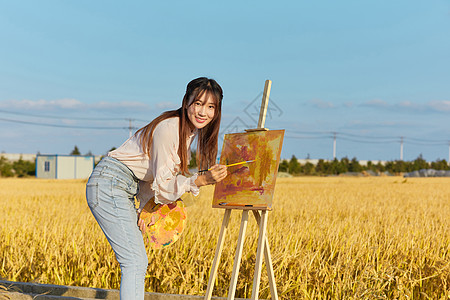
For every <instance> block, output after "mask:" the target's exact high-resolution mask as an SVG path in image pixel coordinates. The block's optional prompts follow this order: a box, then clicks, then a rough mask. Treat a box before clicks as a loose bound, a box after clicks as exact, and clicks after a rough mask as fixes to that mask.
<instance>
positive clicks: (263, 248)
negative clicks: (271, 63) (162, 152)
mask: <svg viewBox="0 0 450 300" xmlns="http://www.w3.org/2000/svg"><path fill="white" fill-rule="evenodd" d="M271 85H272V82H271V81H270V80H266V83H265V86H264V93H263V98H262V102H261V109H260V111H259V121H258V127H257V128H256V129H249V130H246V131H260V130H268V129H266V128H264V123H265V121H266V113H267V106H268V103H269V95H270V88H271ZM232 209H240V210H242V219H241V227H240V229H239V237H238V241H237V247H236V254H235V257H234V264H233V272H232V274H231V282H230V288H229V289H228V298H227V299H228V300H231V299H234V295H235V293H236V284H237V279H238V275H239V267H240V264H241V258H242V248H243V246H244V237H245V230H246V229H247V221H248V211H249V210H252V212H253V215H254V216H255V219H256V222H257V223H258V225H259V236H258V248H257V250H256V264H255V273H254V278H253V289H252V298H251V299H252V300H257V299H258V294H259V284H260V282H261V268H262V259H263V258H262V257H263V254H264V260H265V262H266V270H267V275H268V277H269V288H270V294H271V295H272V299H274V300H278V293H277V288H276V284H275V277H274V274H273V266H272V258H271V256H270V249H269V242H268V240H267V236H266V230H267V210H265V209H260V208H259V209H252V208H251V207H233V208H227V209H226V210H225V213H224V216H223V221H222V227H221V229H220V234H219V240H218V241H217V246H216V252H215V255H214V261H213V264H212V267H211V273H210V275H209V281H208V288H207V290H206V295H205V300H211V297H212V292H213V288H214V281H215V279H216V275H217V269H218V267H219V261H220V256H221V255H222V249H223V243H224V241H225V235H226V233H227V229H228V223H229V221H230V216H231V210H232Z"/></svg>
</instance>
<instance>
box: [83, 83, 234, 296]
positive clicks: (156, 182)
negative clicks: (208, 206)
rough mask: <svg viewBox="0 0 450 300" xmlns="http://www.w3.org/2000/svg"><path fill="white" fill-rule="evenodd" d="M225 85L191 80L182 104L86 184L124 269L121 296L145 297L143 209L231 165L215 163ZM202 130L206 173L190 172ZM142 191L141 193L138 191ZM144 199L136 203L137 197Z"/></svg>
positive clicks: (219, 175)
mask: <svg viewBox="0 0 450 300" xmlns="http://www.w3.org/2000/svg"><path fill="white" fill-rule="evenodd" d="M222 98H223V95H222V88H221V87H220V85H219V84H218V83H217V82H216V81H215V80H213V79H208V78H205V77H200V78H197V79H194V80H192V81H191V82H189V84H188V85H187V88H186V94H185V95H184V98H183V103H182V106H181V108H179V109H177V110H173V111H167V112H164V113H163V114H161V115H160V116H159V117H157V118H156V119H154V120H153V121H152V122H151V123H150V124H148V125H147V126H145V127H143V128H141V129H139V130H138V131H137V132H136V134H135V135H134V136H132V137H130V138H129V139H128V140H127V141H126V142H125V143H123V144H122V145H121V146H120V147H119V148H117V149H116V150H114V151H111V152H109V153H108V156H107V157H105V158H104V159H103V160H102V161H101V162H100V163H99V164H98V165H97V166H96V167H95V169H94V171H93V172H92V174H91V177H90V178H89V181H88V183H87V185H86V198H87V202H88V205H89V207H90V209H91V211H92V214H93V215H94V217H95V219H96V220H97V222H98V224H99V225H100V227H101V229H102V230H103V232H104V234H105V235H106V238H107V239H108V242H109V243H110V245H111V247H112V249H113V250H114V252H115V254H116V258H117V261H118V262H119V264H120V268H121V271H122V277H121V283H120V298H121V299H144V278H145V274H146V270H147V265H148V261H147V253H146V250H145V246H144V241H143V237H142V233H141V230H145V224H144V222H143V220H142V219H139V212H140V210H141V209H142V208H143V207H144V205H145V204H146V203H147V202H148V200H149V199H151V198H153V197H154V201H155V202H156V203H161V204H166V203H170V202H173V201H176V200H177V199H179V198H180V196H181V195H182V194H184V193H185V192H191V193H192V194H193V195H197V194H198V192H199V187H200V186H203V185H207V184H214V183H216V182H219V181H221V180H222V179H224V178H225V177H226V175H227V170H226V166H223V165H217V164H215V163H214V162H215V160H216V155H217V142H218V135H219V126H220V118H221V105H222ZM195 135H197V137H198V139H197V155H198V157H197V158H198V161H199V168H200V169H208V167H209V168H210V171H207V172H205V173H203V174H201V175H198V174H194V175H193V176H191V177H188V175H189V172H188V164H189V153H190V145H191V142H192V140H193V138H194V136H195ZM138 191H139V194H138ZM135 195H137V198H138V199H139V200H140V205H139V209H138V210H137V211H136V209H135V206H134V196H135Z"/></svg>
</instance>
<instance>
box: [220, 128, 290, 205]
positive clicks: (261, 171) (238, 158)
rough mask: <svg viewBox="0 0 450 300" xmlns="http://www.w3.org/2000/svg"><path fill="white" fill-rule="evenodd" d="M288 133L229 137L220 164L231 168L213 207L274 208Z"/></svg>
mask: <svg viewBox="0 0 450 300" xmlns="http://www.w3.org/2000/svg"><path fill="white" fill-rule="evenodd" d="M283 137H284V130H269V131H252V132H245V133H233V134H226V135H225V138H224V141H223V147H222V153H221V155H220V164H222V165H229V164H233V163H237V162H242V161H252V160H253V162H250V163H246V164H243V165H237V166H232V167H228V173H229V174H228V176H227V177H226V178H225V179H224V180H222V181H221V182H218V183H217V184H216V186H215V190H214V198H213V207H220V208H242V209H267V210H270V209H272V198H273V193H274V190H275V181H276V177H277V173H278V165H279V162H280V154H281V147H282V144H283Z"/></svg>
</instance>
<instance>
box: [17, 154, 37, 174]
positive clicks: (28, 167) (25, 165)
mask: <svg viewBox="0 0 450 300" xmlns="http://www.w3.org/2000/svg"><path fill="white" fill-rule="evenodd" d="M12 168H13V169H14V173H15V174H16V176H17V177H26V176H33V175H34V174H35V172H36V164H35V163H34V162H31V161H25V160H23V159H22V157H21V158H20V159H19V160H17V161H15V162H13V164H12Z"/></svg>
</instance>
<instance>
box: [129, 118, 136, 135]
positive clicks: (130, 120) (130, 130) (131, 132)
mask: <svg viewBox="0 0 450 300" xmlns="http://www.w3.org/2000/svg"><path fill="white" fill-rule="evenodd" d="M127 120H128V130H129V132H130V136H129V137H131V136H132V135H133V129H135V128H134V127H133V125H132V124H131V122H132V121H133V120H134V119H127Z"/></svg>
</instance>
